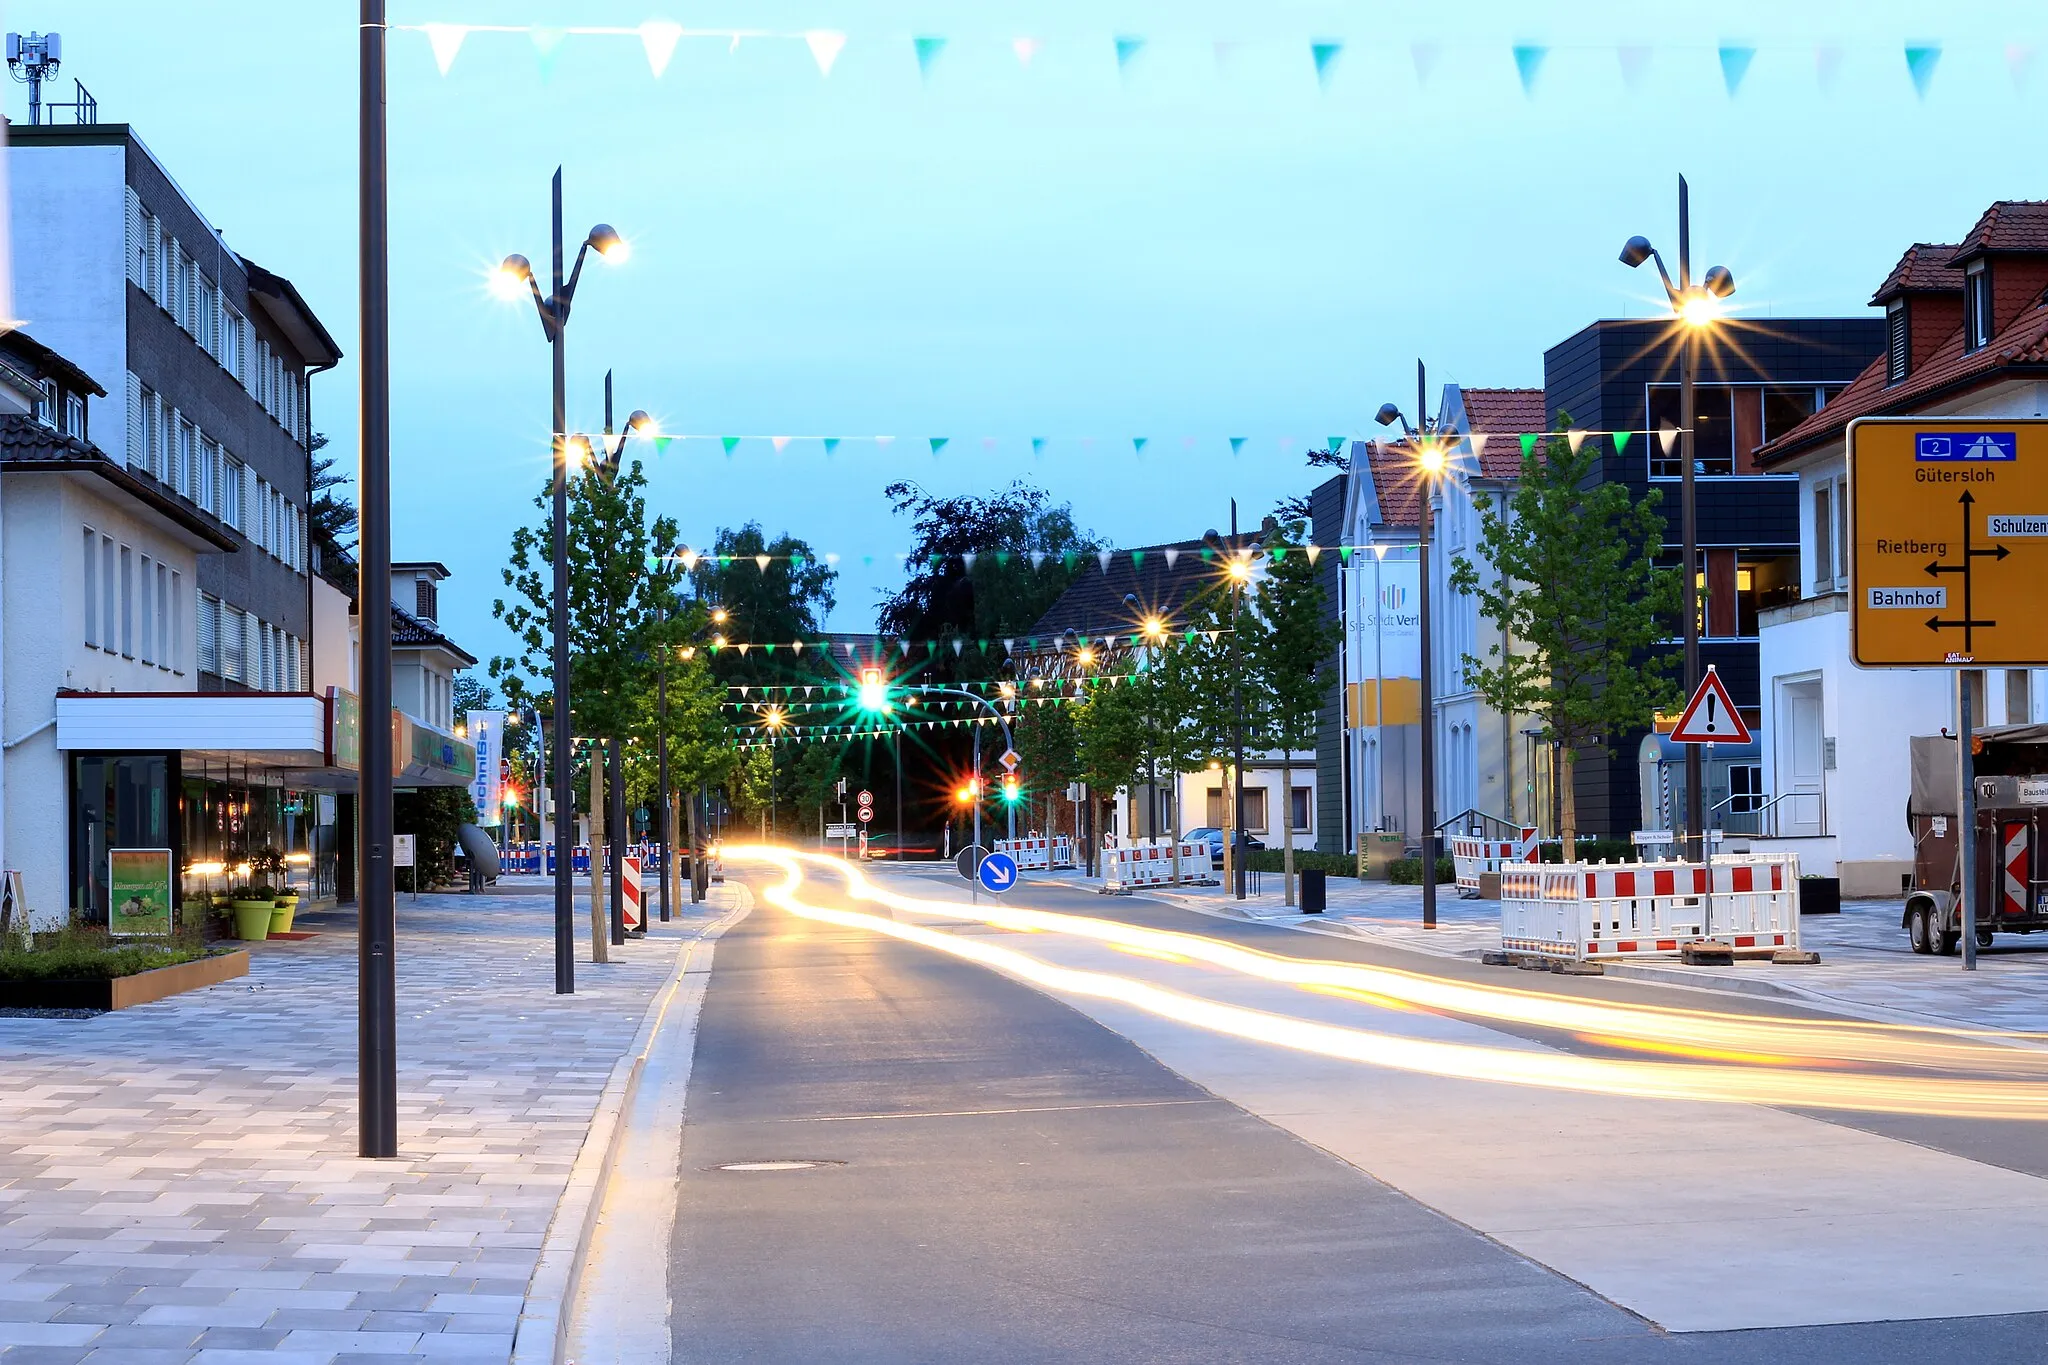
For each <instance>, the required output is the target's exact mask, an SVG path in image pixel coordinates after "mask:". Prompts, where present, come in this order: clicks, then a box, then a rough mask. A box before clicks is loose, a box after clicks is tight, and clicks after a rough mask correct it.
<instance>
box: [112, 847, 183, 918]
mask: <svg viewBox="0 0 2048 1365" xmlns="http://www.w3.org/2000/svg"><path fill="white" fill-rule="evenodd" d="M174 889H175V888H174V886H173V878H172V876H171V851H170V850H169V849H167V848H110V849H108V850H107V933H108V935H109V936H110V937H113V938H169V937H170V934H171V927H172V923H173V920H172V910H171V907H172V905H173V904H175V902H174V901H173V899H172V897H173V893H174Z"/></svg>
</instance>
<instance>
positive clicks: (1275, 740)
mask: <svg viewBox="0 0 2048 1365" xmlns="http://www.w3.org/2000/svg"><path fill="white" fill-rule="evenodd" d="M1307 530H1308V528H1307V526H1306V525H1304V524H1303V523H1301V522H1299V521H1295V522H1291V523H1286V524H1283V525H1282V526H1280V527H1279V528H1278V532H1277V534H1268V535H1267V536H1266V537H1265V544H1266V551H1267V564H1266V566H1265V573H1264V575H1263V576H1262V577H1261V578H1260V580H1259V583H1258V588H1257V591H1256V593H1255V594H1254V610H1255V611H1256V613H1257V615H1258V618H1259V621H1260V623H1261V626H1262V627H1263V628H1262V629H1261V630H1260V631H1259V632H1258V633H1257V635H1256V636H1255V638H1254V640H1253V643H1252V646H1251V664H1252V671H1253V673H1254V674H1255V675H1256V676H1257V678H1258V680H1259V692H1260V694H1261V697H1262V700H1263V701H1264V708H1263V709H1264V713H1265V724H1264V725H1263V726H1262V729H1263V730H1264V731H1265V733H1266V735H1267V736H1268V737H1269V738H1270V740H1271V742H1272V744H1273V747H1275V748H1277V749H1278V750H1280V774H1281V797H1280V806H1281V809H1280V831H1281V848H1282V850H1283V853H1282V864H1281V866H1282V872H1281V877H1282V880H1283V881H1284V882H1285V883H1286V887H1287V903H1288V904H1289V905H1292V904H1294V751H1295V750H1297V749H1312V748H1314V747H1315V743H1316V727H1317V721H1318V719H1319V713H1320V711H1321V709H1322V705H1323V699H1324V694H1325V693H1326V692H1327V691H1328V690H1329V685H1328V682H1327V679H1326V677H1325V675H1324V673H1323V667H1324V665H1325V664H1327V663H1329V662H1331V661H1332V660H1333V658H1334V657H1335V654H1336V650H1337V640H1338V629H1337V622H1336V620H1335V618H1334V616H1332V615H1331V614H1330V613H1329V612H1326V611H1325V610H1324V607H1325V600H1324V594H1323V586H1322V584H1321V583H1318V582H1317V581H1316V566H1315V565H1314V564H1313V563H1311V562H1310V561H1309V557H1308V554H1307V552H1306V550H1305V549H1304V548H1303V546H1304V545H1305V544H1306V543H1307V539H1308V535H1307Z"/></svg>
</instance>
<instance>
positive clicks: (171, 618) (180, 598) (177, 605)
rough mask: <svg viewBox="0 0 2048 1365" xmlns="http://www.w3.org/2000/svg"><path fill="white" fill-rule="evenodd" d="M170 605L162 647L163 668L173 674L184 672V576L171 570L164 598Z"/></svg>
mask: <svg viewBox="0 0 2048 1365" xmlns="http://www.w3.org/2000/svg"><path fill="white" fill-rule="evenodd" d="M166 600H167V601H168V602H169V603H170V608H169V612H168V613H167V616H166V618H165V619H166V621H167V622H168V624H169V628H170V633H169V635H168V636H167V637H166V640H167V643H166V644H165V646H164V655H165V659H164V666H165V667H166V668H168V669H170V670H171V672H173V673H179V674H182V673H183V672H184V671H185V575H184V574H182V573H179V572H178V571H177V570H176V569H172V570H171V590H170V592H169V594H168V595H167V597H166Z"/></svg>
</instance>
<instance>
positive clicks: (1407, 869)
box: [1387, 858, 1458, 886]
mask: <svg viewBox="0 0 2048 1365" xmlns="http://www.w3.org/2000/svg"><path fill="white" fill-rule="evenodd" d="M1436 879H1437V883H1438V884H1439V885H1441V884H1442V883H1444V882H1454V881H1456V880H1458V874H1457V872H1456V871H1455V870H1454V869H1453V866H1452V863H1451V860H1450V859H1449V858H1438V859H1437V860H1436ZM1387 880H1388V881H1390V882H1392V883H1393V884H1394V885H1396V886H1420V885H1422V859H1420V858H1395V859H1393V860H1392V861H1391V862H1389V863H1388V864H1387Z"/></svg>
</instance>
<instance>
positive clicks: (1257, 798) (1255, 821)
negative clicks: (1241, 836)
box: [1244, 787, 1266, 834]
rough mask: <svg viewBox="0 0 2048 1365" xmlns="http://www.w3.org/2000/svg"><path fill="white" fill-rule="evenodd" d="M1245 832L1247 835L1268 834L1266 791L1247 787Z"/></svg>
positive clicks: (1260, 788) (1245, 795)
mask: <svg viewBox="0 0 2048 1365" xmlns="http://www.w3.org/2000/svg"><path fill="white" fill-rule="evenodd" d="M1244 830H1245V833H1247V834H1264V833H1265V832H1266V789H1265V788H1264V787H1246V788H1245V789H1244Z"/></svg>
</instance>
